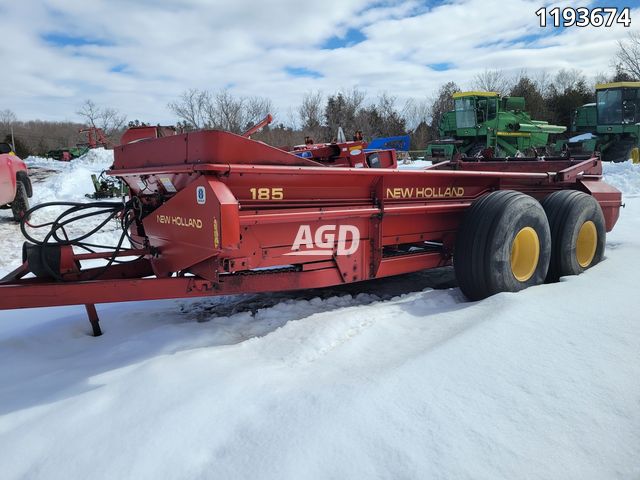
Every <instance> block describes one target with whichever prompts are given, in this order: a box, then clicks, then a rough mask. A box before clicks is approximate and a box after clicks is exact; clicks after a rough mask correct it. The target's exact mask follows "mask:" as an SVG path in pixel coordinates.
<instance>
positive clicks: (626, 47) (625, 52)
mask: <svg viewBox="0 0 640 480" xmlns="http://www.w3.org/2000/svg"><path fill="white" fill-rule="evenodd" d="M616 57H617V59H618V62H619V67H620V70H621V71H622V72H624V73H626V74H627V75H629V76H631V77H632V78H633V79H635V80H640V32H629V40H628V41H626V42H623V41H619V42H618V52H617V54H616Z"/></svg>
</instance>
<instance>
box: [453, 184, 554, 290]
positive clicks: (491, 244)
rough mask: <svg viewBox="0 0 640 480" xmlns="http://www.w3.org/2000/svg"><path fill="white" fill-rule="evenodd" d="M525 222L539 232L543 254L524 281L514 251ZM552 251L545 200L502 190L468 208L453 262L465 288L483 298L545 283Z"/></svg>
mask: <svg viewBox="0 0 640 480" xmlns="http://www.w3.org/2000/svg"><path fill="white" fill-rule="evenodd" d="M525 227H531V228H532V229H533V230H534V231H535V233H536V234H537V236H538V241H539V255H538V261H537V264H535V269H534V270H533V274H532V275H531V277H530V278H528V279H527V280H525V281H520V280H518V279H517V278H516V277H515V275H514V273H513V271H512V268H511V250H512V247H513V240H514V238H515V236H516V234H517V233H518V232H520V231H521V230H522V229H523V228H525ZM550 256H551V236H550V232H549V224H548V222H547V217H546V215H545V213H544V210H543V209H542V206H541V205H540V203H538V202H537V201H536V200H535V199H534V198H532V197H530V196H528V195H525V194H523V193H520V192H515V191H512V190H501V191H497V192H492V193H488V194H486V195H484V196H482V197H480V198H479V199H478V200H476V201H475V202H473V204H472V205H471V206H470V207H469V209H468V210H467V211H466V212H465V215H464V218H463V220H462V222H461V225H460V228H459V230H458V233H457V235H456V245H455V251H454V256H453V266H454V270H455V273H456V278H457V281H458V286H459V287H460V289H461V290H462V293H464V294H465V295H466V296H467V297H468V298H469V299H471V300H481V299H483V298H486V297H489V296H491V295H494V294H496V293H499V292H517V291H520V290H522V289H524V288H527V287H530V286H533V285H539V284H541V283H543V282H544V280H545V278H546V276H547V269H548V268H549V258H550Z"/></svg>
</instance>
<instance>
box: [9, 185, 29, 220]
mask: <svg viewBox="0 0 640 480" xmlns="http://www.w3.org/2000/svg"><path fill="white" fill-rule="evenodd" d="M27 210H29V197H28V195H27V187H26V186H25V185H24V183H22V182H21V181H19V180H18V181H17V182H16V198H14V199H13V202H11V212H12V213H13V219H14V220H15V221H16V222H19V221H20V220H22V217H23V216H24V213H25V212H26V211H27ZM27 220H28V219H27Z"/></svg>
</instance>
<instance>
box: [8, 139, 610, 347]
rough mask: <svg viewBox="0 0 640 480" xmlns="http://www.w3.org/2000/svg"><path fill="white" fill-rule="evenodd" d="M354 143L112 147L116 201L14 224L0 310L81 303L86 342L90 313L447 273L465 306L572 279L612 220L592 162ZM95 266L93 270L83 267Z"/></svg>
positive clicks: (163, 142)
mask: <svg viewBox="0 0 640 480" xmlns="http://www.w3.org/2000/svg"><path fill="white" fill-rule="evenodd" d="M365 147H366V144H365V143H364V142H345V143H340V144H321V145H308V146H305V147H300V148H297V149H294V150H293V151H292V152H287V151H284V150H282V149H278V148H275V147H271V146H268V145H266V144H264V143H261V142H257V141H254V140H251V139H249V138H246V137H244V136H239V135H235V134H232V133H229V132H224V131H215V130H210V131H199V132H193V133H186V134H181V135H174V136H168V137H163V138H154V139H148V140H140V141H136V142H134V143H130V144H125V145H120V146H118V147H116V148H115V161H114V164H113V167H112V169H111V170H110V171H109V172H108V174H109V175H112V176H115V177H118V178H120V179H121V180H122V181H124V182H125V183H126V184H127V185H128V187H129V191H130V196H129V198H128V199H126V200H125V201H122V202H94V203H88V204H69V209H68V210H67V211H66V212H65V213H63V214H61V215H60V216H59V217H58V218H57V220H55V221H54V222H52V223H50V224H48V225H47V230H46V234H44V235H41V236H39V237H37V238H36V237H35V234H34V232H37V230H33V229H32V228H31V226H29V225H28V224H26V223H23V225H22V231H23V233H24V234H25V236H26V237H27V239H28V240H29V241H28V242H25V246H24V248H23V261H24V263H23V264H22V266H20V267H18V268H17V269H16V270H14V271H13V272H12V273H11V274H9V275H8V276H7V277H5V278H4V279H3V280H2V281H1V282H0V309H12V308H30V307H41V306H52V305H71V304H79V305H86V308H87V312H88V314H89V318H90V320H91V323H92V326H93V329H94V333H95V334H96V335H99V334H100V327H99V324H98V316H97V314H96V310H95V307H94V305H95V304H96V303H105V302H121V301H131V300H148V299H161V298H180V297H203V296H210V295H227V294H238V293H246V292H269V291H283V290H297V289H309V288H316V287H325V286H330V285H337V284H342V283H349V282H358V281H362V280H369V279H374V278H380V277H386V276H390V275H398V274H402V273H407V272H414V271H417V270H422V269H428V268H434V267H440V266H445V265H450V264H452V263H453V265H454V268H455V273H456V277H457V281H458V284H459V286H460V288H461V289H462V291H463V292H464V294H465V295H466V296H467V297H468V298H470V299H473V300H477V299H482V298H485V297H487V296H490V295H493V294H495V293H498V292H502V291H511V292H513V291H518V290H521V289H523V288H526V287H528V286H532V285H537V284H541V283H543V282H545V280H546V281H553V280H556V279H557V278H559V277H560V276H563V275H572V274H578V273H581V272H582V271H584V270H585V269H588V268H589V267H591V266H592V265H594V264H596V263H597V262H599V261H600V259H601V258H602V255H603V250H604V245H605V232H606V231H610V230H611V229H612V228H613V226H614V225H615V223H616V220H617V219H618V214H619V208H620V206H621V194H620V192H619V191H618V190H616V189H615V188H613V187H611V186H609V185H607V184H606V183H605V182H604V181H603V180H602V168H601V164H600V160H599V159H598V158H595V157H594V158H581V159H577V158H573V159H567V158H557V159H546V160H544V161H543V160H540V159H536V158H519V159H517V161H514V160H509V161H504V160H502V161H500V160H498V159H494V160H492V161H488V162H463V161H460V159H454V160H453V161H449V162H443V163H440V164H437V165H434V166H432V167H428V168H425V169H423V170H398V169H397V163H396V158H395V152H394V151H393V150H379V151H371V150H366V149H365ZM46 206H47V205H46V204H45V205H44V207H46ZM39 208H43V206H37V207H34V209H32V211H31V213H32V214H34V218H36V217H37V215H35V214H36V210H37V209H39ZM91 209H93V210H91ZM95 212H97V213H100V214H101V215H102V216H103V218H105V220H104V221H101V222H99V223H100V224H102V225H105V224H106V223H107V222H109V221H112V220H113V221H118V222H119V223H120V224H121V226H122V229H123V233H122V236H121V237H120V241H119V243H118V245H116V246H115V247H114V248H113V249H112V250H111V251H104V249H100V248H98V246H97V245H93V244H91V243H87V238H88V235H89V234H91V233H92V232H93V231H94V230H96V229H97V228H99V227H100V225H97V226H96V228H91V229H90V231H88V232H87V233H86V234H83V235H77V236H75V237H73V236H72V235H71V234H70V233H69V231H68V229H69V227H70V225H71V223H72V222H74V221H77V220H78V219H79V220H80V221H86V220H87V219H88V218H89V216H90V215H92V214H93V213H95ZM32 221H33V220H32ZM126 239H128V241H129V242H130V244H131V247H127V248H124V247H123V245H124V242H125V240H126ZM95 259H102V260H106V265H102V266H90V265H89V266H88V265H86V263H87V261H88V260H95ZM88 263H93V264H95V262H88ZM83 264H84V265H83Z"/></svg>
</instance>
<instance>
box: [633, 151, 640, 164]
mask: <svg viewBox="0 0 640 480" xmlns="http://www.w3.org/2000/svg"><path fill="white" fill-rule="evenodd" d="M631 161H632V162H633V163H640V148H638V147H635V148H632V149H631Z"/></svg>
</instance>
